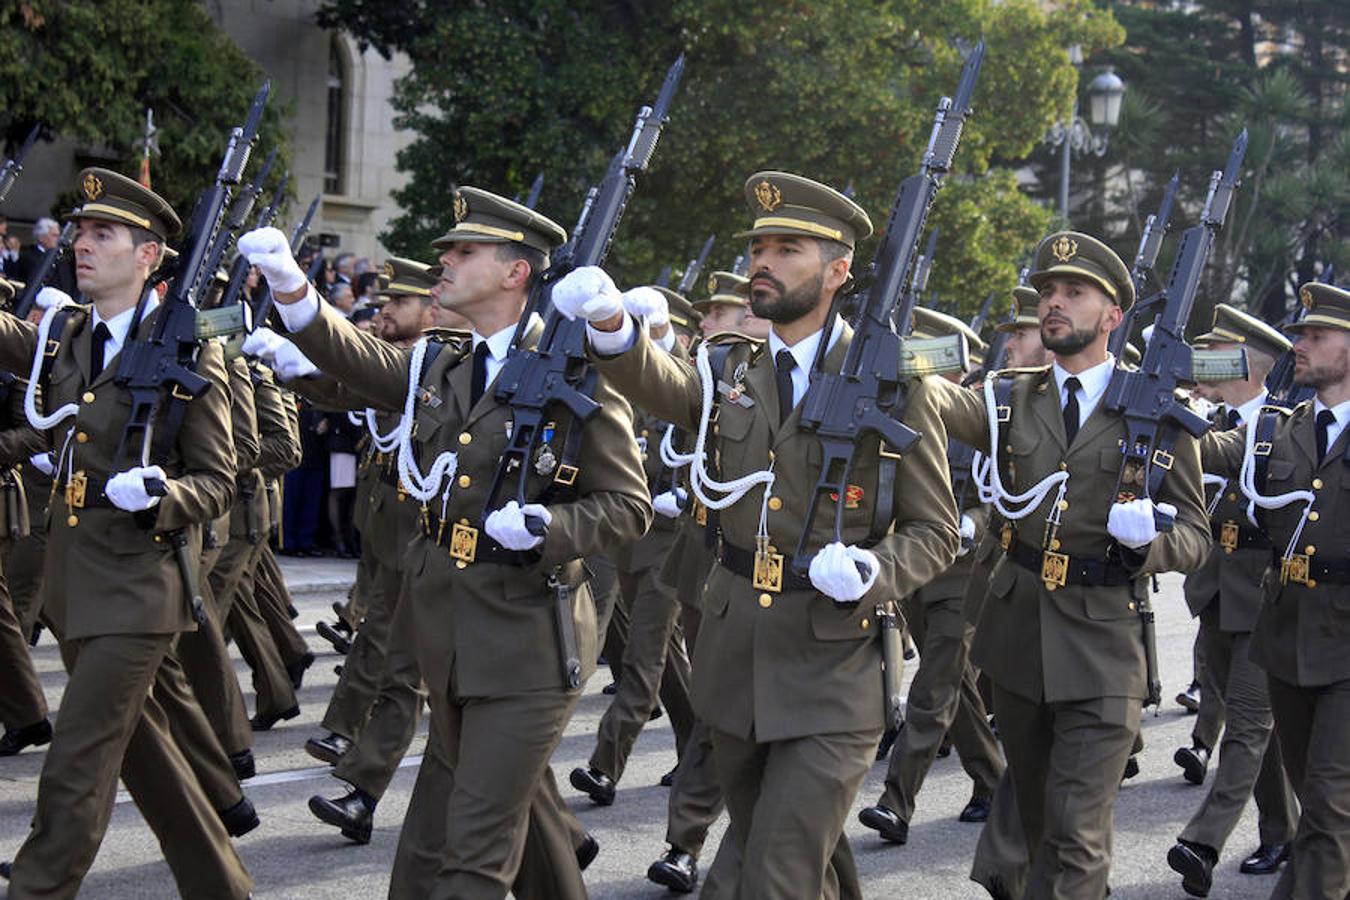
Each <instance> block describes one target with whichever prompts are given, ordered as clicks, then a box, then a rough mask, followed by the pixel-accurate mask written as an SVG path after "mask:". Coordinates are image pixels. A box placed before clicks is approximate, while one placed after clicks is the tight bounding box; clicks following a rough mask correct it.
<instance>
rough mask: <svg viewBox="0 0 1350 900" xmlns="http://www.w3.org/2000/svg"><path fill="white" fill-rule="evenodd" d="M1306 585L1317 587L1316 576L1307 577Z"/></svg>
mask: <svg viewBox="0 0 1350 900" xmlns="http://www.w3.org/2000/svg"><path fill="white" fill-rule="evenodd" d="M1308 587H1310V588H1315V587H1317V579H1316V578H1309V579H1308Z"/></svg>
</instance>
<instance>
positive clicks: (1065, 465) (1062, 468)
mask: <svg viewBox="0 0 1350 900" xmlns="http://www.w3.org/2000/svg"><path fill="white" fill-rule="evenodd" d="M1068 469H1069V464H1068V463H1066V462H1062V461H1061V462H1060V464H1059V470H1060V471H1061V472H1066V471H1068Z"/></svg>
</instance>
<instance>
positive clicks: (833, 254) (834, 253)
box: [816, 238, 853, 263]
mask: <svg viewBox="0 0 1350 900" xmlns="http://www.w3.org/2000/svg"><path fill="white" fill-rule="evenodd" d="M816 245H817V246H819V247H820V261H821V262H827V263H828V262H834V261H835V260H836V259H843V258H844V257H845V256H852V255H853V248H851V247H849V246H848V245H847V244H841V243H839V242H838V241H829V240H825V239H823V238H817V239H816Z"/></svg>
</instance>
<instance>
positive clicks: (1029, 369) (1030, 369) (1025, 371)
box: [994, 365, 1050, 378]
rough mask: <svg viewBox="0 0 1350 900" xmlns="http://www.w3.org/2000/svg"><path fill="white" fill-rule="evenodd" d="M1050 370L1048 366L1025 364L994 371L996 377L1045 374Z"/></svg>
mask: <svg viewBox="0 0 1350 900" xmlns="http://www.w3.org/2000/svg"><path fill="white" fill-rule="evenodd" d="M1049 371H1050V367H1049V366H1048V365H1046V366H1023V367H1021V368H1010V369H999V370H998V371H997V372H995V373H994V377H995V378H1012V377H1014V376H1016V375H1044V374H1045V373H1046V372H1049Z"/></svg>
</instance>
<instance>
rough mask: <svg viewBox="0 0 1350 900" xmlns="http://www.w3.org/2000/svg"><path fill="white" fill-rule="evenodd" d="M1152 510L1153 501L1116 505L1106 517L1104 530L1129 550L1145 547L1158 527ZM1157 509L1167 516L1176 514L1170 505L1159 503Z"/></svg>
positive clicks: (1136, 501) (1156, 533)
mask: <svg viewBox="0 0 1350 900" xmlns="http://www.w3.org/2000/svg"><path fill="white" fill-rule="evenodd" d="M1153 508H1154V507H1153V501H1152V500H1149V499H1147V498H1141V499H1139V500H1131V501H1130V502H1129V503H1117V504H1115V505H1113V506H1112V507H1111V512H1110V514H1109V515H1107V517H1106V530H1107V532H1108V533H1109V534H1110V535H1111V537H1113V538H1115V539H1116V540H1117V541H1119V542H1120V543H1121V544H1122V545H1123V546H1125V547H1129V548H1130V549H1131V550H1138V549H1139V548H1140V547H1144V546H1147V545H1148V544H1149V543H1150V542H1152V540H1153V539H1154V538H1155V537H1157V536H1158V527H1157V526H1156V525H1155V524H1154V523H1153ZM1157 508H1158V510H1159V511H1160V512H1164V513H1166V514H1167V515H1169V516H1175V515H1176V514H1177V508H1176V507H1175V506H1173V505H1172V504H1170V503H1159V504H1158V506H1157Z"/></svg>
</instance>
